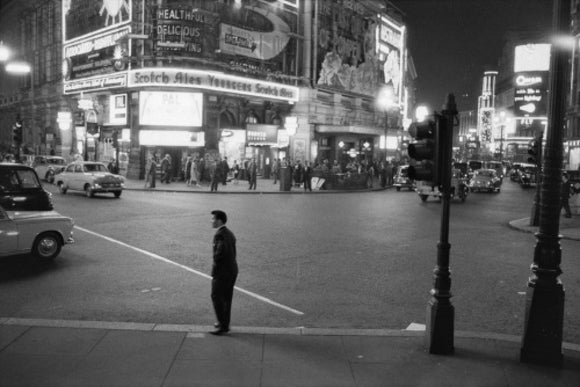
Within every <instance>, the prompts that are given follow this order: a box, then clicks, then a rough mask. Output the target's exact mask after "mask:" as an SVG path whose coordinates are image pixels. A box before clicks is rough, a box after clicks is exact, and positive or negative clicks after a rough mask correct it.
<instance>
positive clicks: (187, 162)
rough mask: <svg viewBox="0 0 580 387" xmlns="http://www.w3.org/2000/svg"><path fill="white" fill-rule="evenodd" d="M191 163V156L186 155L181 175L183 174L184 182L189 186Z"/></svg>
mask: <svg viewBox="0 0 580 387" xmlns="http://www.w3.org/2000/svg"><path fill="white" fill-rule="evenodd" d="M192 164H193V160H192V158H191V156H187V158H186V159H185V164H184V167H183V175H184V176H185V182H186V184H187V186H188V187H189V186H190V185H191V180H192V178H191V165H192Z"/></svg>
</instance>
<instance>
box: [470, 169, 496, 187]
mask: <svg viewBox="0 0 580 387" xmlns="http://www.w3.org/2000/svg"><path fill="white" fill-rule="evenodd" d="M501 183H502V178H501V177H500V176H499V175H498V173H497V171H496V170H495V169H478V170H477V171H475V173H474V175H473V177H472V178H471V181H470V182H469V189H470V190H471V191H472V192H481V191H485V192H499V191H500V190H501Z"/></svg>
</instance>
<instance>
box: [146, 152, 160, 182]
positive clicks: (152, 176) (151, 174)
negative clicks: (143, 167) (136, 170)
mask: <svg viewBox="0 0 580 387" xmlns="http://www.w3.org/2000/svg"><path fill="white" fill-rule="evenodd" d="M156 178H157V157H156V156H153V157H152V158H151V165H150V166H149V171H148V173H147V181H149V188H155V180H156ZM145 184H147V183H145Z"/></svg>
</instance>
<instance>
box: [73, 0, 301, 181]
mask: <svg viewBox="0 0 580 387" xmlns="http://www.w3.org/2000/svg"><path fill="white" fill-rule="evenodd" d="M193 3H195V4H198V3H199V4H198V5H199V6H195V7H194V6H187V5H186V4H185V3H184V2H178V1H165V2H164V3H163V4H162V5H160V4H159V3H157V2H150V1H147V0H144V1H136V0H133V1H131V0H126V1H124V2H119V3H114V4H112V5H111V4H108V2H107V1H102V8H103V10H105V11H106V12H103V14H104V15H100V16H101V17H100V18H97V19H98V20H97V21H94V20H93V21H92V22H91V23H88V24H84V23H82V22H79V21H78V20H85V19H86V18H87V17H88V16H90V15H93V14H94V9H95V5H94V2H89V1H84V0H71V1H70V2H67V4H66V5H65V6H64V7H63V71H64V76H65V77H64V81H63V92H64V94H65V95H67V96H69V98H71V100H73V101H74V100H77V99H78V100H80V99H88V100H92V101H93V103H94V105H95V109H94V110H95V111H96V112H97V116H98V119H97V127H98V136H97V135H92V134H91V133H89V130H88V128H89V126H88V125H89V124H88V123H87V122H86V121H85V122H83V123H82V124H81V123H78V125H76V126H75V127H76V128H77V129H78V130H76V131H75V136H76V137H77V138H76V140H74V141H73V147H75V145H76V149H73V151H76V152H77V153H79V154H81V155H82V154H83V152H84V153H85V154H87V153H88V155H89V156H87V155H85V156H84V157H85V158H87V157H91V155H93V154H94V157H95V158H97V159H99V160H103V161H105V160H106V161H108V160H109V159H110V158H117V157H123V158H125V159H127V160H128V166H127V169H126V170H125V171H124V172H125V173H126V174H128V175H129V176H131V177H143V176H144V170H145V165H146V163H147V160H149V159H150V158H151V157H153V155H157V156H158V157H163V156H164V155H165V154H169V155H170V156H171V158H172V161H173V168H174V171H173V172H174V175H175V176H177V175H178V174H179V173H180V171H181V170H182V163H183V162H184V160H185V158H186V157H187V156H193V157H200V158H205V159H207V160H208V161H210V162H214V161H215V159H216V158H218V157H220V158H223V157H228V160H229V162H230V164H232V162H233V160H237V161H238V163H242V162H243V160H245V159H248V158H257V159H258V160H257V161H258V165H259V166H261V167H262V168H263V167H264V166H265V165H267V164H269V162H270V160H271V159H272V158H273V157H275V156H276V155H277V152H276V150H277V149H278V146H279V144H278V143H277V137H278V133H277V131H278V128H279V127H280V125H281V122H283V117H284V116H286V115H288V114H289V112H290V111H291V110H292V108H293V106H294V105H295V104H296V103H297V102H298V101H299V89H298V87H297V86H296V85H295V84H296V79H297V66H296V63H295V58H296V56H297V55H296V50H297V49H298V45H297V42H296V32H297V30H296V29H297V19H298V10H297V4H294V3H293V2H292V1H286V2H284V4H285V5H284V6H283V7H280V6H274V5H270V4H267V3H266V2H261V3H256V4H241V5H239V7H237V6H236V5H235V4H224V3H217V2H195V1H194V2H192V4H193ZM117 5H118V6H117ZM144 6H151V10H150V12H143V7H144ZM140 25H141V27H139V26H140ZM146 26H147V27H146ZM270 27H272V28H270ZM144 58H155V60H154V61H152V60H144ZM264 127H268V128H269V131H270V132H271V133H270V134H269V138H268V141H267V142H265V143H261V142H260V141H259V140H256V139H253V138H252V133H254V132H256V131H257V130H258V129H257V128H264ZM127 134H128V136H127ZM87 147H90V148H89V150H90V151H87Z"/></svg>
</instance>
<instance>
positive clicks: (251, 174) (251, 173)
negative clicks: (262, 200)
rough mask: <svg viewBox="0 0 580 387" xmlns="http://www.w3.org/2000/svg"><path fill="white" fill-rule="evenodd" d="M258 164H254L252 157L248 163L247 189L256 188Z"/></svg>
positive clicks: (254, 160)
mask: <svg viewBox="0 0 580 387" xmlns="http://www.w3.org/2000/svg"><path fill="white" fill-rule="evenodd" d="M257 175H258V166H257V165H256V159H252V161H250V164H248V181H249V182H250V187H249V188H248V189H254V190H256V182H257V179H258V176H257Z"/></svg>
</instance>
